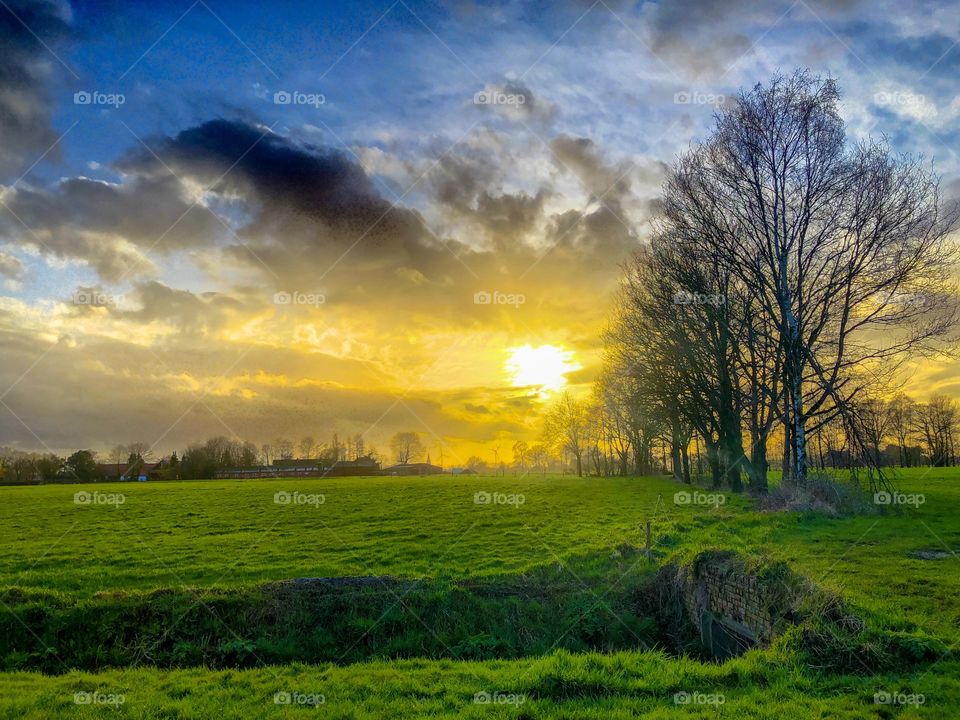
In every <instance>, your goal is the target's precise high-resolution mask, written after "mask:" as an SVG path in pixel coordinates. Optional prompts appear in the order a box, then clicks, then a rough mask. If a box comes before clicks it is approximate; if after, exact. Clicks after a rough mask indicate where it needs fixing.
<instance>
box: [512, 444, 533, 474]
mask: <svg viewBox="0 0 960 720" xmlns="http://www.w3.org/2000/svg"><path fill="white" fill-rule="evenodd" d="M529 451H530V446H529V445H527V442H526V441H525V440H517V441H516V442H515V443H514V444H513V464H514V465H516V466H517V467H518V468H519V469H520V472H523V471H524V470H526V469H527V453H528V452H529Z"/></svg>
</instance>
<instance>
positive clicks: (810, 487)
mask: <svg viewBox="0 0 960 720" xmlns="http://www.w3.org/2000/svg"><path fill="white" fill-rule="evenodd" d="M760 508H761V509H762V510H766V511H771V512H774V511H779V510H786V511H789V512H817V513H824V514H826V515H829V516H831V517H846V516H850V515H870V514H874V513H876V512H878V510H877V506H876V505H875V504H874V503H873V498H872V496H871V495H870V494H869V493H868V492H866V491H865V490H864V489H863V488H862V487H861V486H860V485H859V484H858V483H857V482H856V481H854V480H841V479H840V478H837V477H834V476H832V475H830V474H829V473H811V474H810V475H809V476H808V477H807V482H806V484H805V485H795V484H793V483H789V482H781V483H780V485H778V486H777V487H775V488H772V489H771V490H770V492H769V493H767V494H766V495H764V496H763V497H762V498H761V499H760Z"/></svg>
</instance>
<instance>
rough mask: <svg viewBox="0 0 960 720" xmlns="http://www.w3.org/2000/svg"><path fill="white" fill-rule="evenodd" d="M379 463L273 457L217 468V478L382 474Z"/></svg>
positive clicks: (362, 459) (364, 458) (374, 461)
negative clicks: (248, 464)
mask: <svg viewBox="0 0 960 720" xmlns="http://www.w3.org/2000/svg"><path fill="white" fill-rule="evenodd" d="M380 474H381V473H380V463H378V462H377V461H376V460H374V459H373V458H372V457H370V456H365V457H361V458H357V459H356V460H335V461H331V460H329V459H324V458H286V459H280V460H274V461H273V463H272V464H271V465H258V466H255V467H246V468H227V469H224V470H217V471H216V472H215V473H214V475H213V476H214V477H215V478H217V479H223V478H270V477H273V478H280V477H357V476H361V475H380Z"/></svg>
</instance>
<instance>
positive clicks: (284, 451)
mask: <svg viewBox="0 0 960 720" xmlns="http://www.w3.org/2000/svg"><path fill="white" fill-rule="evenodd" d="M274 447H275V450H276V457H277V458H279V459H280V460H292V459H293V443H292V442H290V441H289V440H287V439H285V438H278V439H277V441H276V442H275V443H274Z"/></svg>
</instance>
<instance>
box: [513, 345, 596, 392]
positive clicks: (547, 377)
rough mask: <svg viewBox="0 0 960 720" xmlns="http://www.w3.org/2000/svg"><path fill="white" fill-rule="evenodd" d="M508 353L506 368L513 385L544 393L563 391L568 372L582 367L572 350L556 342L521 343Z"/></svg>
mask: <svg viewBox="0 0 960 720" xmlns="http://www.w3.org/2000/svg"><path fill="white" fill-rule="evenodd" d="M507 352H508V353H509V357H508V358H507V361H506V363H505V367H506V370H507V373H508V374H509V376H510V381H511V382H512V383H513V386H514V387H536V388H537V389H538V390H539V392H541V393H545V392H550V391H554V390H560V389H561V388H562V387H563V386H564V385H566V384H567V378H566V375H567V373H570V372H573V371H574V370H579V369H580V368H581V367H582V366H581V365H580V363H578V362H577V361H576V360H574V358H573V352H572V351H570V350H564V349H562V348H558V347H556V346H554V345H540V346H539V347H533V346H532V345H521V346H519V347H513V348H509V349H508V350H507Z"/></svg>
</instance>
